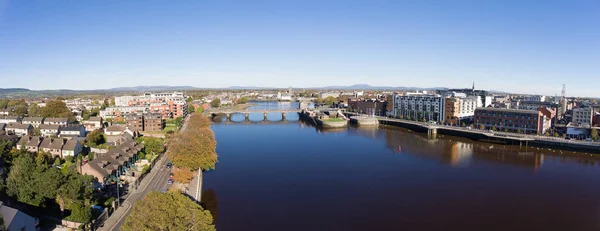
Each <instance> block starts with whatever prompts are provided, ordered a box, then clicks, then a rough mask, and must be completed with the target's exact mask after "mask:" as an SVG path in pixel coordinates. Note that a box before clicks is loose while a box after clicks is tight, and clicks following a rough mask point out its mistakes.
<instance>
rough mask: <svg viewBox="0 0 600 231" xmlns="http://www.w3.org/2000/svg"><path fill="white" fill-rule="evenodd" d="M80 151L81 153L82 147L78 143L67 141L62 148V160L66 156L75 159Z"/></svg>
mask: <svg viewBox="0 0 600 231" xmlns="http://www.w3.org/2000/svg"><path fill="white" fill-rule="evenodd" d="M81 151H83V147H82V146H81V144H80V143H79V141H76V140H67V142H66V143H65V145H64V146H63V148H62V158H65V157H67V156H72V157H77V155H79V153H81Z"/></svg>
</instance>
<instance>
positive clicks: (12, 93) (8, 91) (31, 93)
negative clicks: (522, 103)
mask: <svg viewBox="0 0 600 231" xmlns="http://www.w3.org/2000/svg"><path fill="white" fill-rule="evenodd" d="M211 89H213V90H269V89H287V88H273V87H257V86H231V87H227V88H200V87H194V86H168V85H158V86H135V87H117V88H109V89H97V90H69V89H57V90H30V89H26V88H0V97H13V98H14V97H40V96H62V95H71V94H77V93H79V94H92V93H94V94H104V93H115V92H157V91H189V90H211ZM295 89H311V90H321V91H333V90H341V91H349V90H380V91H382V90H389V91H408V90H430V91H431V90H447V89H448V88H445V87H430V88H422V87H402V86H400V87H387V86H371V85H368V84H355V85H350V86H326V87H309V88H302V87H297V88H295ZM490 92H498V91H490ZM498 93H500V92H498Z"/></svg>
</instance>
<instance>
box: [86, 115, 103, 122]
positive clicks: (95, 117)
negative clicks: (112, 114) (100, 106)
mask: <svg viewBox="0 0 600 231" xmlns="http://www.w3.org/2000/svg"><path fill="white" fill-rule="evenodd" d="M87 121H89V122H100V121H102V117H99V116H92V117H90V118H89V119H88V120H87Z"/></svg>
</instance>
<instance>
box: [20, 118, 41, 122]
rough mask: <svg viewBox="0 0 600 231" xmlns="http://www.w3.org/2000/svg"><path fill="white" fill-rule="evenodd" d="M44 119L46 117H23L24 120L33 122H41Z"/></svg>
mask: <svg viewBox="0 0 600 231" xmlns="http://www.w3.org/2000/svg"><path fill="white" fill-rule="evenodd" d="M43 120H44V117H25V118H23V122H32V123H41V122H42V121H43Z"/></svg>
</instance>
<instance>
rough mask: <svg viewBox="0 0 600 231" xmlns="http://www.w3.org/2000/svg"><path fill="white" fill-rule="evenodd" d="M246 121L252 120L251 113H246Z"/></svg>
mask: <svg viewBox="0 0 600 231" xmlns="http://www.w3.org/2000/svg"><path fill="white" fill-rule="evenodd" d="M244 116H245V118H244V121H250V113H244Z"/></svg>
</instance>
